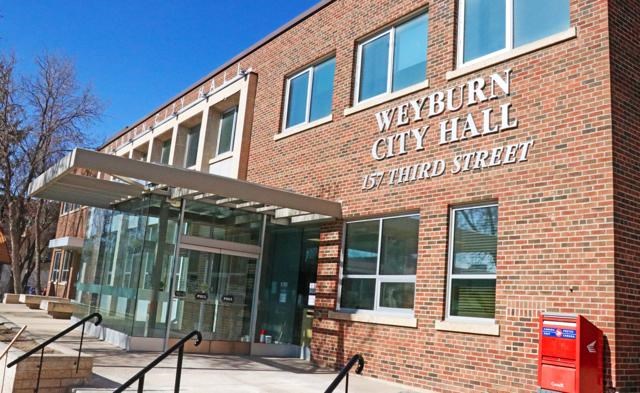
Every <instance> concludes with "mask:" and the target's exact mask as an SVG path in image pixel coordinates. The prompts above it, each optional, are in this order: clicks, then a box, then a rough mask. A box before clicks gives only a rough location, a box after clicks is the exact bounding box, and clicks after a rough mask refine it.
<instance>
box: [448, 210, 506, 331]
mask: <svg viewBox="0 0 640 393" xmlns="http://www.w3.org/2000/svg"><path fill="white" fill-rule="evenodd" d="M449 230H450V234H449V239H450V240H449V241H450V244H449V275H448V277H449V282H448V296H447V298H448V301H447V318H486V319H493V318H494V317H495V298H496V257H497V249H498V206H497V205H484V206H474V207H460V208H454V209H452V211H451V224H450V229H449Z"/></svg>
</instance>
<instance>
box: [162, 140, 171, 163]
mask: <svg viewBox="0 0 640 393" xmlns="http://www.w3.org/2000/svg"><path fill="white" fill-rule="evenodd" d="M170 152H171V139H167V140H166V141H164V142H162V149H161V150H160V163H161V164H165V165H168V164H169V153H170Z"/></svg>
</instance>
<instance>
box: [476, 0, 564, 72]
mask: <svg viewBox="0 0 640 393" xmlns="http://www.w3.org/2000/svg"><path fill="white" fill-rule="evenodd" d="M464 1H465V3H464V54H463V61H464V62H467V61H470V60H473V59H477V58H479V57H482V56H484V55H488V54H490V53H493V52H496V51H498V50H500V49H504V48H505V47H506V42H505V39H506V38H505V34H506V32H505V28H506V27H505V25H506V2H505V0H464ZM536 1H537V0H536ZM551 1H555V0H551Z"/></svg>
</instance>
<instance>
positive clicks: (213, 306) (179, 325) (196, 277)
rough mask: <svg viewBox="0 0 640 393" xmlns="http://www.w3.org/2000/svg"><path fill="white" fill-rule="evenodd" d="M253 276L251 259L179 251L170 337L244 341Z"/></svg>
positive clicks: (249, 316) (253, 261)
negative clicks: (198, 334)
mask: <svg viewBox="0 0 640 393" xmlns="http://www.w3.org/2000/svg"><path fill="white" fill-rule="evenodd" d="M255 277H256V259H254V258H247V257H240V256H235V255H226V254H218V253H215V254H214V253H208V252H203V251H196V250H188V249H183V250H181V252H180V259H179V261H178V266H177V269H176V291H175V294H176V304H175V305H176V307H175V312H176V316H175V318H174V320H173V322H172V325H171V336H172V337H182V336H184V335H185V334H188V333H190V332H191V331H192V330H199V331H200V332H201V333H202V336H203V339H205V340H219V341H245V342H248V341H249V330H250V324H251V308H252V305H253V288H254V284H255Z"/></svg>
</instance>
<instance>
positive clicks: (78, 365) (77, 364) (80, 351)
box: [76, 323, 85, 374]
mask: <svg viewBox="0 0 640 393" xmlns="http://www.w3.org/2000/svg"><path fill="white" fill-rule="evenodd" d="M84 325H85V323H83V324H82V334H80V347H79V348H78V360H77V361H76V374H77V373H78V369H80V354H82V341H84Z"/></svg>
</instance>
